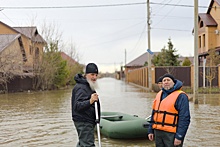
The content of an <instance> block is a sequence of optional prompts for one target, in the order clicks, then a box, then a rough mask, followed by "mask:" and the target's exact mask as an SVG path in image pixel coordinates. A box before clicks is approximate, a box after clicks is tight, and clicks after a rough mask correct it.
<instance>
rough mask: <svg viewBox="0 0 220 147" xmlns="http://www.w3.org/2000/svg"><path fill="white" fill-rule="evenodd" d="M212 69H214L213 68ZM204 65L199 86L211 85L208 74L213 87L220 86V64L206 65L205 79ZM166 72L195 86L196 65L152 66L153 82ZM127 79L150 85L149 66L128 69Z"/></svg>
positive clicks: (141, 84) (186, 84)
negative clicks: (214, 65) (215, 65)
mask: <svg viewBox="0 0 220 147" xmlns="http://www.w3.org/2000/svg"><path fill="white" fill-rule="evenodd" d="M211 69H212V70H211ZM203 71H204V70H203V67H199V75H198V80H199V83H198V84H199V87H203V83H204V85H205V86H206V87H208V86H209V85H210V82H209V80H208V76H209V77H210V78H211V77H213V80H212V81H211V85H212V87H219V88H220V66H217V67H205V79H204V77H203ZM165 73H170V74H172V75H173V76H174V77H175V78H176V79H178V80H180V81H182V82H183V86H188V87H193V84H194V83H193V82H194V66H187V67H186V66H172V67H171V66H169V67H168V66H163V67H151V75H152V84H155V83H156V81H157V79H158V78H159V77H160V76H162V75H164V74H165ZM126 81H127V82H131V83H134V84H137V85H140V86H143V87H149V85H148V68H147V67H142V68H137V69H133V70H130V71H129V70H128V72H127V73H126Z"/></svg>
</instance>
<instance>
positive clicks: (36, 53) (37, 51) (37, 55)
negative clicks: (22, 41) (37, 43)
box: [35, 47, 40, 60]
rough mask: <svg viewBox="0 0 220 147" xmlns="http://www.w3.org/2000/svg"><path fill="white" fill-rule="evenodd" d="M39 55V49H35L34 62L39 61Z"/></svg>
mask: <svg viewBox="0 0 220 147" xmlns="http://www.w3.org/2000/svg"><path fill="white" fill-rule="evenodd" d="M39 54H40V51H39V48H38V47H37V48H36V49H35V59H36V60H39V57H40V56H39Z"/></svg>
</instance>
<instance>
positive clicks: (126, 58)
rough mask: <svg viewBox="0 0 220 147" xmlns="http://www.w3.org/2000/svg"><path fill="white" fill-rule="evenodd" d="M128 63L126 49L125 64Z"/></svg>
mask: <svg viewBox="0 0 220 147" xmlns="http://www.w3.org/2000/svg"><path fill="white" fill-rule="evenodd" d="M126 63H127V51H126V49H125V65H126Z"/></svg>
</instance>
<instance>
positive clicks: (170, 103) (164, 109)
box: [152, 90, 185, 133]
mask: <svg viewBox="0 0 220 147" xmlns="http://www.w3.org/2000/svg"><path fill="white" fill-rule="evenodd" d="M181 93H185V92H183V91H181V90H177V91H174V92H172V93H171V94H169V95H168V96H167V97H166V98H164V99H163V100H162V101H161V95H162V90H161V91H160V92H158V94H157V96H156V98H155V100H154V103H153V112H154V114H153V125H152V128H153V129H158V130H163V131H166V132H172V133H176V128H177V123H178V111H177V110H176V108H175V106H174V105H175V103H176V100H177V98H178V96H179V94H181Z"/></svg>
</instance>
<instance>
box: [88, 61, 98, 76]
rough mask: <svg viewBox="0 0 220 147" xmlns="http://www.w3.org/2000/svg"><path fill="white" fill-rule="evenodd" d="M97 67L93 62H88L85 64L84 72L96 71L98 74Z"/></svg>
mask: <svg viewBox="0 0 220 147" xmlns="http://www.w3.org/2000/svg"><path fill="white" fill-rule="evenodd" d="M98 72H99V71H98V67H97V65H96V64H95V63H89V64H87V65H86V74H88V73H96V74H98Z"/></svg>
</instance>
